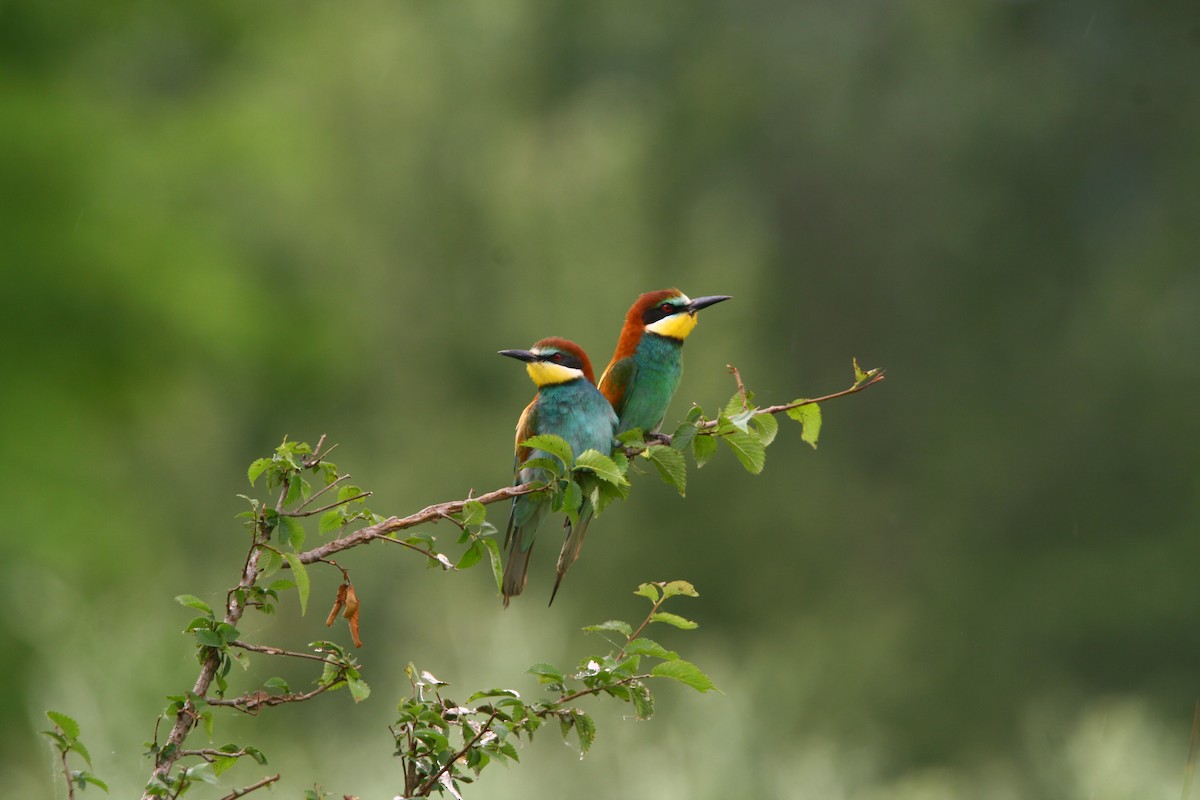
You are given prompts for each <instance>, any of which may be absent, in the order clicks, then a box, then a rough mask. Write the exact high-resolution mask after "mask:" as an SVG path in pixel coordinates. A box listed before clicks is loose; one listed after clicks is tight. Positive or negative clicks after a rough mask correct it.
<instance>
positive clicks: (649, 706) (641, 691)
mask: <svg viewBox="0 0 1200 800" xmlns="http://www.w3.org/2000/svg"><path fill="white" fill-rule="evenodd" d="M629 698H630V700H631V701H632V702H633V711H634V714H635V715H636V716H637V718H638V719H640V720H647V719H650V718H651V717H653V716H654V696H653V695H651V694H650V687H649V686H647V685H646V684H644V683H642V682H641V681H634V682H633V683H631V684H629Z"/></svg>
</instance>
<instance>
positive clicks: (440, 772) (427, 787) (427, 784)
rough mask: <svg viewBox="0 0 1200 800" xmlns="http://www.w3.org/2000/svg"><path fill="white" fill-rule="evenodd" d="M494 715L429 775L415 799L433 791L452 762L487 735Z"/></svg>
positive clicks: (452, 764)
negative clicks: (439, 767)
mask: <svg viewBox="0 0 1200 800" xmlns="http://www.w3.org/2000/svg"><path fill="white" fill-rule="evenodd" d="M439 699H440V698H439ZM496 714H497V712H496V711H492V713H491V714H490V715H488V718H487V722H485V723H483V725H482V726H481V727H480V728H479V732H478V733H476V734H475V735H474V736H472V737H471V741H469V742H467V743H466V744H464V745H463V746H462V749H461V750H459V751H458V752H457V753H455V754H454V756H453V757H452V758H450V759H449V760H448V761H447V762H446V763H445V764H443V765H442V766H441V769H439V770H438V771H437V772H435V773H433V775H431V776H430V777H429V779H428V780H426V781H425V782H424V783H423V784H421V786H420V788H418V789H417V797H420V796H421V795H423V794H425V795H427V794H428V793H429V792H430V790H432V789H433V785H434V784H435V783H437V782H438V778H440V777H442V775H443V774H444V773H445V772H447V771H448V770H449V769H450V768H451V767H453V766H454V762H456V761H458V760H459V759H460V758H462V757H463V756H465V755H466V754H467V752H468V751H469V750H470V749H471V748H472V747H474V746H475V743H476V742H478V741H479V740H480V739H482V738H483V735H484V734H485V733H487V732H488V731H489V730H491V725H492V722H493V721H495V719H496Z"/></svg>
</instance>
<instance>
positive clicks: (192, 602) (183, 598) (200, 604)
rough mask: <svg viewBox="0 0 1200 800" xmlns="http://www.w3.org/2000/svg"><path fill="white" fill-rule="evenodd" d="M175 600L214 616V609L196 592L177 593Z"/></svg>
mask: <svg viewBox="0 0 1200 800" xmlns="http://www.w3.org/2000/svg"><path fill="white" fill-rule="evenodd" d="M175 602H176V603H179V604H180V605H184V606H187V607H188V608H194V609H196V610H197V611H203V612H204V613H205V614H208V615H209V616H212V613H213V610H212V608H211V607H210V606H209V605H208V603H206V602H204V601H203V600H201V599H200V598H199V597H196V595H194V594H180V595H176V596H175Z"/></svg>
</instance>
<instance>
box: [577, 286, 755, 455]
mask: <svg viewBox="0 0 1200 800" xmlns="http://www.w3.org/2000/svg"><path fill="white" fill-rule="evenodd" d="M730 299H732V298H731V297H730V296H729V295H724V294H717V295H711V296H708V297H697V298H696V299H695V300H692V299H690V298H689V297H688V296H687V295H685V294H684V293H683V292H681V291H679V290H678V289H662V290H660V291H656V292H646V293H645V294H643V295H641V296H640V297H638V299H637V300H636V301H634V304H633V305H632V306H630V308H629V311H628V313H626V315H625V324H624V326H623V327H622V328H621V336H620V338H619V339H617V349H616V351H615V352H614V353H613V357H612V361H610V362H609V364H608V367H606V368H605V370H604V373H603V374H602V375H601V376H600V383H599V389H600V393H601V394H603V395H604V396H605V397H606V398H608V401H609V402H610V403H611V404H612V407H613V410H614V411H616V413H617V417H618V418H619V419H620V424H619V425H618V427H617V434H618V435H619V434H622V433H624V432H625V431H628V430H632V429H633V428H640V429H641V431H642V433H644V434H646V435H647V436H653V435H657V434H658V429H659V427H660V426H661V425H662V421H663V417H665V416H666V413H667V406H669V405H670V404H671V398H672V397H674V395H675V390H676V389H678V388H679V377H680V375H681V374H682V373H683V340H684V339H686V338H687V337H688V334H689V333H691V332H692V329H693V328H695V327H696V322H697V319H696V312H697V311H699V310H700V309H702V308H707V307H709V306H711V305H714V304H716V303H721V302H724V301H725V300H730Z"/></svg>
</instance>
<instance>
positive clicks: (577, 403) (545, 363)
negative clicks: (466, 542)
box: [500, 337, 617, 606]
mask: <svg viewBox="0 0 1200 800" xmlns="http://www.w3.org/2000/svg"><path fill="white" fill-rule="evenodd" d="M500 355H502V356H508V357H509V358H515V359H517V360H519V361H524V362H525V370H526V371H527V372H528V373H529V377H530V378H532V379H533V382H534V384H535V385H536V386H537V394H535V395H534V396H533V401H532V402H531V403H530V404H529V405H528V406H526V407H525V410H524V411H523V412H522V413H521V418H520V419H519V420H518V421H517V456H516V466H515V467H514V469H516V467H519V466H520V465H521V464H522V463H524V462H525V461H527V460H529V459H530V458H536V457H547V458H553V456H550V455H549V454H547V453H545V452H543V451H541V450H530V449H529V448H527V447H522V446H521V442H523V441H525V440H526V439H528V438H529V437H531V436H536V435H539V434H546V433H552V434H555V435H557V436H561V437H562V438H563V439H565V440H566V442H567V444H569V445H571V450H572V452H573V453H574V454H575V455H576V456H578V455H579V454H580V453H582V452H584V451H585V450H599V451H600V452H601V453H603V454H605V455H608V454H609V453H611V452H612V448H613V435H614V433H615V432H616V428H617V415H616V414H615V413H614V412H613V409H612V406H611V405H609V403H608V401H607V400H605V399H604V395H602V394H600V392H599V391H598V390H597V389H596V386H595V382H596V377H595V375H594V373H593V372H592V362H591V361H589V360H588V357H587V353H585V352H583V348H581V347H580V346H579V345H577V344H575V343H574V342H571V341H568V340H566V339H560V338H557V337H551V338H549V339H542V340H541V341H540V342H538V343H536V344H535V345H534V346H533V347H532V348H530V349H529V350H501V351H500ZM567 466H570V465H567ZM548 477H549V476H548V475H547V474H546V472H545V470H542V469H538V468H530V469H521V470H517V475H516V480H517V482H518V483H527V482H529V481H534V480H546V479H547V478H548ZM580 480H581V482H584V483H586V481H587V478H586V477H585V478H581V479H580ZM582 488H584V489H585V491H584V500H583V505H582V507H581V508H580V510H579V522H578V523H577V524H575V525H571V523H570V520H567V521H566V522H565V523H564V525H565V527H566V529H567V534H566V540H565V541H564V542H563V547H562V552H561V553H560V554H559V556H558V577H557V579H556V580H555V581H554V591H553V592H552V593H551V594H550V602H551V603H553V602H554V595H555V594H557V593H558V586H559V584H560V583H561V582H562V579H563V575H565V574H566V571H567V568H568V567H570V566H571V564H572V563H573V562H574V561H575V559H576V557H577V556H578V555H579V548H580V547H582V546H583V537H584V534H585V533H586V532H587V526H588V523H589V522H590V521H591V518H592V515H593V508H592V504H591V500H590V499H589V495H590V492H588V491H586V489H587V487H586V486H584V487H582ZM549 507H550V501H549V500H548V499H547V498H546V497H545V496H543V495H542V494H532V495H530V494H527V495H521V496H520V497H515V498H513V505H512V511H511V513H510V514H509V517H508V532H507V533H506V534H505V537H504V548H505V550H506V551H507V554H508V556H507V559H506V561H505V564H504V580H503V586H502V592H503V594H504V605H506V606H507V605H508V601H509V598H511V597H513V596H514V595H518V594H520V593H521V591H522V590H523V589H524V588H525V572H526V570H527V569H528V568H529V554H530V552H531V551H532V550H533V540H534V534H536V533H537V528H538V524H539V523H541V521H542V517H543V516H545V514H546V511H547V510H548V509H549Z"/></svg>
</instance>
